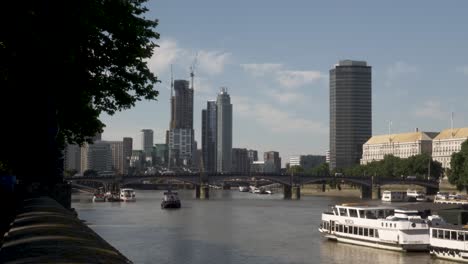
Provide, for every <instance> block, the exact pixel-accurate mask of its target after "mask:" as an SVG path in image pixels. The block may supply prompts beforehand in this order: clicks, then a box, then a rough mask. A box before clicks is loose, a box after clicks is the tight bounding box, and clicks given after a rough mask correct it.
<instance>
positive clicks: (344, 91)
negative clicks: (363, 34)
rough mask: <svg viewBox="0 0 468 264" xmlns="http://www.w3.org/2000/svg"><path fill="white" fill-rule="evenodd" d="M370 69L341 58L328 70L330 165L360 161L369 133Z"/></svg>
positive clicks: (335, 166)
mask: <svg viewBox="0 0 468 264" xmlns="http://www.w3.org/2000/svg"><path fill="white" fill-rule="evenodd" d="M371 70H372V68H371V67H370V66H367V63H366V62H365V61H352V60H343V61H340V62H339V63H338V64H337V65H335V67H334V68H333V69H331V70H330V168H331V169H335V168H338V169H341V168H347V167H351V166H354V165H357V164H359V159H360V158H361V157H362V145H363V144H364V143H366V141H367V140H368V139H369V138H370V137H371V136H372V71H371Z"/></svg>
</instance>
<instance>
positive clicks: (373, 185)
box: [65, 173, 439, 199]
mask: <svg viewBox="0 0 468 264" xmlns="http://www.w3.org/2000/svg"><path fill="white" fill-rule="evenodd" d="M65 180H67V181H69V182H71V183H72V184H74V183H78V182H83V181H88V182H98V183H101V184H102V185H103V186H104V188H105V189H106V190H107V189H109V188H110V186H112V185H114V186H115V185H117V186H125V185H127V184H131V183H141V182H143V181H156V180H176V181H180V182H184V183H190V184H193V185H194V186H195V195H196V197H197V198H200V199H208V198H209V186H210V185H223V186H225V185H227V184H228V183H235V182H237V183H242V182H244V183H245V182H251V181H263V182H270V183H278V184H281V185H282V186H283V193H284V198H285V199H300V196H301V186H303V185H304V184H322V190H323V191H325V185H326V184H327V183H331V182H334V183H337V184H354V185H358V186H360V189H361V198H362V199H379V197H380V187H381V186H383V185H392V184H400V185H418V186H422V187H424V188H426V194H429V195H431V194H435V193H437V191H438V190H439V182H438V181H436V180H424V179H401V178H390V177H369V176H362V177H348V176H336V177H334V176H316V175H310V174H302V173H291V174H285V173H249V174H246V173H174V174H154V175H115V176H101V177H84V176H78V177H77V176H74V177H67V178H65Z"/></svg>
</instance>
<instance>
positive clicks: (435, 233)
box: [432, 229, 437, 237]
mask: <svg viewBox="0 0 468 264" xmlns="http://www.w3.org/2000/svg"><path fill="white" fill-rule="evenodd" d="M432 237H437V229H432Z"/></svg>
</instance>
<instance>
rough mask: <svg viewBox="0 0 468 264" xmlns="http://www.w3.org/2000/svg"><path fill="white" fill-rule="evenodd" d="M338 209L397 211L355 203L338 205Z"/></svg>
mask: <svg viewBox="0 0 468 264" xmlns="http://www.w3.org/2000/svg"><path fill="white" fill-rule="evenodd" d="M335 206H336V207H341V208H350V209H360V210H395V209H396V207H394V206H378V205H372V206H370V205H366V204H354V203H347V204H346V203H345V204H337V205H335Z"/></svg>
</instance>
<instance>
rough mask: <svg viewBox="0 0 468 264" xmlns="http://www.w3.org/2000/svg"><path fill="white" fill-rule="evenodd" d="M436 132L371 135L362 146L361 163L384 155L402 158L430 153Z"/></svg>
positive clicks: (379, 158) (382, 157) (381, 157)
mask: <svg viewBox="0 0 468 264" xmlns="http://www.w3.org/2000/svg"><path fill="white" fill-rule="evenodd" d="M437 134H438V133H435V132H419V131H417V132H411V133H401V134H387V135H378V136H373V137H371V138H370V139H369V140H368V141H367V142H366V143H364V145H363V146H362V159H361V164H363V165H364V164H367V163H369V162H372V161H379V160H383V159H384V157H385V155H393V156H395V157H399V158H402V159H405V158H409V157H411V156H415V155H419V154H423V153H426V154H429V155H431V153H432V139H433V138H434V137H435V136H436V135H437Z"/></svg>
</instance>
